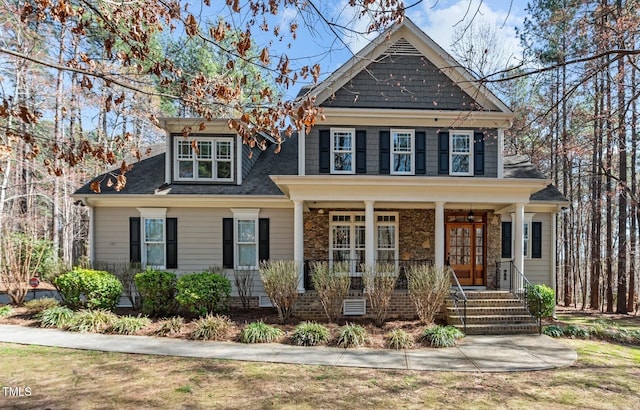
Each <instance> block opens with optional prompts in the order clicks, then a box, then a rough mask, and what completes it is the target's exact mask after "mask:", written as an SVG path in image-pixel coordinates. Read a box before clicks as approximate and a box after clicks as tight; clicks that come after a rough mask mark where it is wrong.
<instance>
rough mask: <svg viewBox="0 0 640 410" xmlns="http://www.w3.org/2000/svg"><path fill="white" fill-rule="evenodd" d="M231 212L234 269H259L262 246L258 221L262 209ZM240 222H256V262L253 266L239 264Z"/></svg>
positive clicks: (232, 209) (236, 209)
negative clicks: (260, 246)
mask: <svg viewBox="0 0 640 410" xmlns="http://www.w3.org/2000/svg"><path fill="white" fill-rule="evenodd" d="M231 212H233V266H234V269H257V268H258V266H259V264H260V261H259V260H258V259H259V257H260V255H259V251H260V249H259V244H260V237H259V234H260V229H259V227H258V221H259V219H260V209H248V208H247V209H244V208H242V209H239V208H231ZM238 221H254V229H255V235H254V237H255V247H256V252H255V254H256V260H255V263H254V265H253V266H245V265H240V264H239V263H238V259H239V257H240V252H239V251H238V245H240V243H239V242H238V231H239V230H238Z"/></svg>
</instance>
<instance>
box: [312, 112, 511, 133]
mask: <svg viewBox="0 0 640 410" xmlns="http://www.w3.org/2000/svg"><path fill="white" fill-rule="evenodd" d="M324 116H325V119H324V120H323V121H322V122H321V123H319V124H316V126H321V125H322V126H326V125H336V126H347V125H349V126H354V125H369V126H381V127H391V126H398V127H405V128H406V127H456V128H462V127H473V128H499V129H505V128H509V127H511V125H512V123H513V118H514V115H513V114H512V113H504V112H497V111H445V110H412V109H392V108H375V109H374V108H339V107H325V108H324Z"/></svg>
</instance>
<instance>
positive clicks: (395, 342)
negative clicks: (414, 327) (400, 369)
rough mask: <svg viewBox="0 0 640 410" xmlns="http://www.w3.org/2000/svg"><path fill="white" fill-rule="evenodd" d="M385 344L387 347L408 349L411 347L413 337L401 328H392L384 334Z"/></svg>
mask: <svg viewBox="0 0 640 410" xmlns="http://www.w3.org/2000/svg"><path fill="white" fill-rule="evenodd" d="M385 344H386V345H387V347H388V348H389V349H396V350H400V349H410V348H411V347H413V338H412V337H411V335H410V334H409V333H407V332H405V331H404V330H402V329H393V330H392V331H390V332H389V333H387V335H386V336H385Z"/></svg>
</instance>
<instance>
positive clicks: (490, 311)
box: [445, 306, 529, 316]
mask: <svg viewBox="0 0 640 410" xmlns="http://www.w3.org/2000/svg"><path fill="white" fill-rule="evenodd" d="M463 311H464V309H463V307H462V306H460V308H459V309H456V308H455V307H452V306H448V307H447V308H446V310H445V313H446V315H447V316H457V315H458V312H460V314H462V312H463ZM528 314H529V312H527V309H525V308H524V307H523V306H480V307H469V306H467V316H482V315H485V316H486V315H489V316H498V315H499V316H513V315H528Z"/></svg>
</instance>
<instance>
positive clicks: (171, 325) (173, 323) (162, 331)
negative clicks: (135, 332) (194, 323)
mask: <svg viewBox="0 0 640 410" xmlns="http://www.w3.org/2000/svg"><path fill="white" fill-rule="evenodd" d="M183 324H184V321H183V320H182V318H181V317H179V316H174V317H172V318H169V319H166V320H163V321H162V323H161V324H160V327H159V328H158V330H157V331H156V334H157V335H158V336H166V335H169V334H172V335H175V334H178V333H180V331H181V330H182V325H183Z"/></svg>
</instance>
